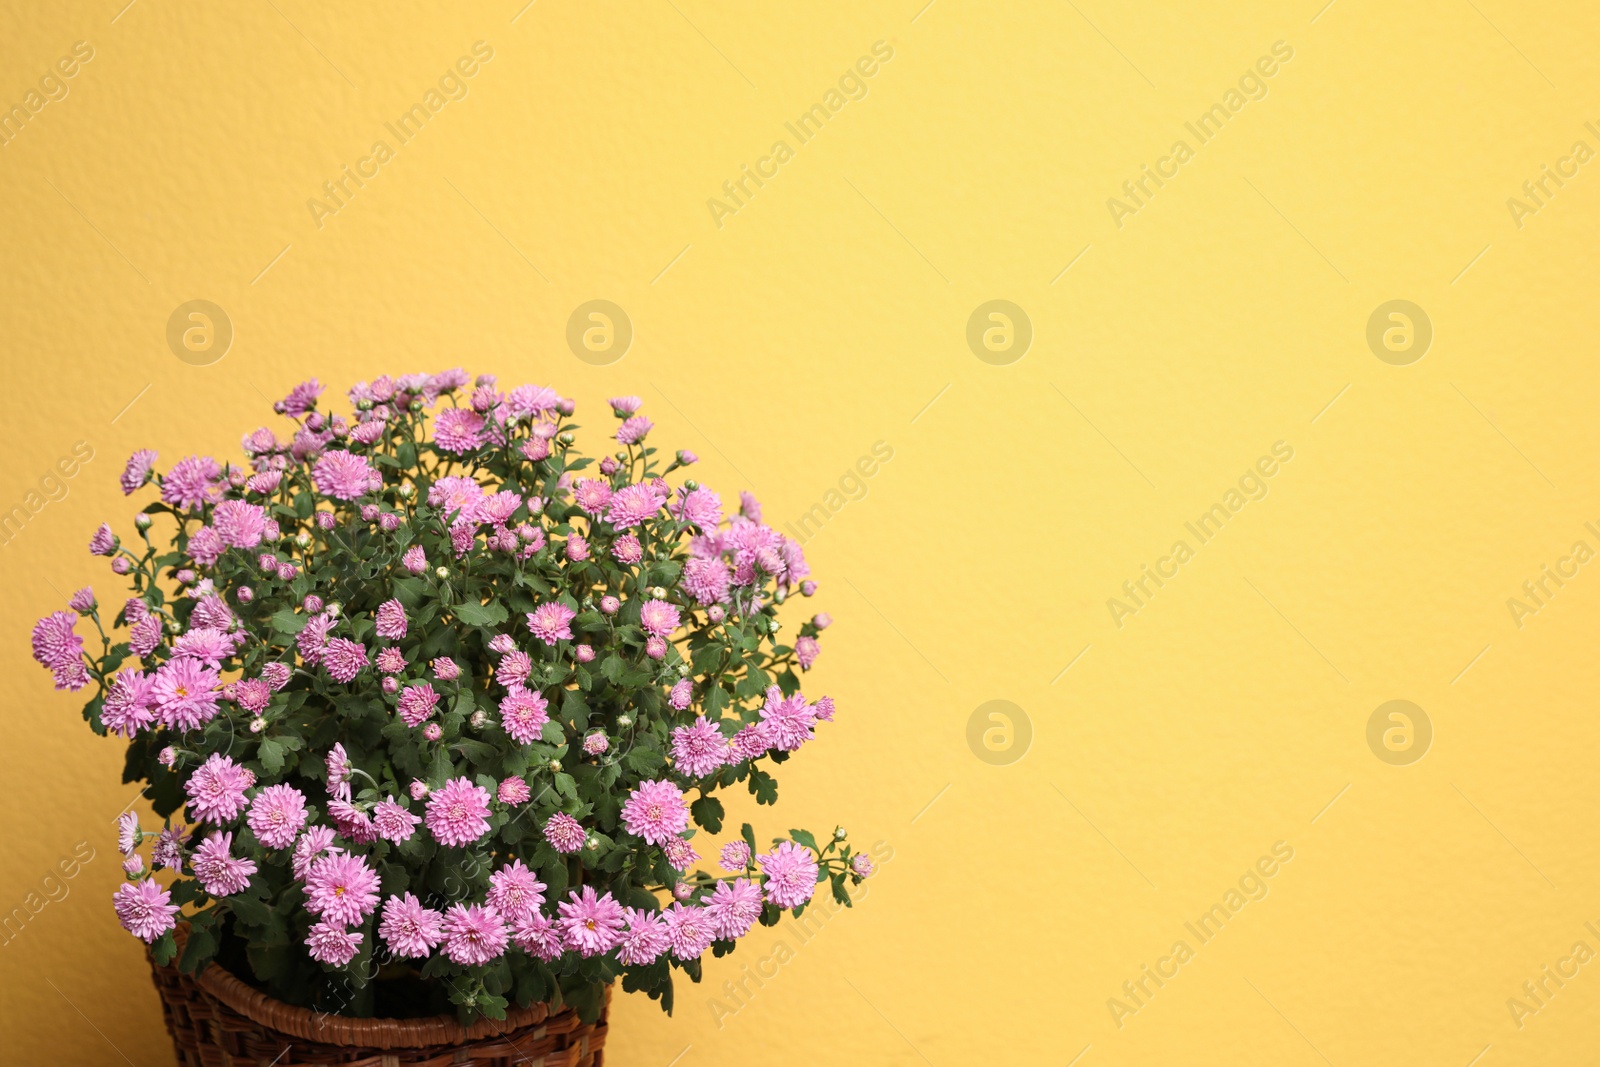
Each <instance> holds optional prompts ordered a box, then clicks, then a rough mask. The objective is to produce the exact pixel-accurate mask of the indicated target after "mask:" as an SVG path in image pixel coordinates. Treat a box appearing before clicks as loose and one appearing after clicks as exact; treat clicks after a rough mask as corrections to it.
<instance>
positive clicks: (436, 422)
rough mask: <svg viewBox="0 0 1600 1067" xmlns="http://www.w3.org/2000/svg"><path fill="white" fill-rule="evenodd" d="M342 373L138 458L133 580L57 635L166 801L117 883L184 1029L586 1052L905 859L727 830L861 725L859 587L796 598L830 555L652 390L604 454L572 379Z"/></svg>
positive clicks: (78, 608)
mask: <svg viewBox="0 0 1600 1067" xmlns="http://www.w3.org/2000/svg"><path fill="white" fill-rule="evenodd" d="M321 392H322V388H321V386H320V385H319V384H318V383H317V382H316V381H315V380H313V381H310V382H306V383H304V384H302V385H300V386H297V387H296V388H295V389H294V390H293V391H292V392H291V393H290V394H289V395H288V396H287V397H286V398H284V399H283V400H281V401H279V402H278V403H277V404H276V405H274V409H275V410H276V412H277V413H278V414H279V415H281V416H284V417H286V418H287V419H288V420H291V421H292V424H291V425H287V426H286V427H285V428H284V429H281V430H279V431H274V430H273V429H271V428H268V427H263V428H261V429H258V430H255V431H254V432H252V433H249V434H247V435H245V437H244V439H243V452H244V457H245V461H244V462H243V463H239V462H222V461H219V460H217V459H213V458H210V457H205V456H188V457H185V458H183V459H180V460H179V461H178V462H177V463H175V464H173V465H172V466H171V467H169V468H167V469H166V470H164V471H159V470H158V469H157V467H156V461H157V457H156V455H155V454H154V453H152V452H149V451H140V452H138V453H136V454H135V455H134V456H133V457H132V458H131V459H130V460H129V462H128V465H127V469H126V470H125V472H124V473H123V475H122V479H121V481H122V489H123V492H124V493H125V494H128V495H130V496H131V495H135V494H139V493H149V494H150V495H151V499H149V500H148V501H146V502H145V503H144V504H143V509H142V510H141V511H139V512H138V513H137V514H136V515H134V516H133V519H132V530H131V531H124V532H123V535H120V536H119V533H118V532H117V531H115V530H114V529H113V528H112V527H111V526H110V525H109V524H108V525H102V526H101V527H100V528H99V529H98V530H97V531H96V532H95V534H94V536H93V538H92V539H91V541H90V546H89V547H90V550H91V551H92V552H93V553H95V554H97V555H100V556H105V557H107V558H108V560H109V563H110V568H111V570H112V572H113V573H114V574H116V575H118V576H120V577H121V578H123V579H125V580H126V581H127V583H128V585H129V586H130V588H129V590H128V595H126V596H125V597H124V596H123V595H121V594H119V595H118V596H117V597H115V598H109V599H108V602H107V604H106V605H104V606H102V605H101V603H100V602H99V599H98V598H97V596H96V595H95V593H94V592H93V591H92V590H91V589H84V590H81V591H80V592H78V593H77V594H76V595H75V596H73V597H72V599H71V601H70V604H69V609H70V610H65V611H57V612H54V613H53V614H51V615H49V616H48V617H46V618H44V619H42V620H40V622H39V623H38V624H37V626H35V628H34V631H33V651H34V656H35V658H36V659H38V661H39V662H40V663H41V664H43V665H44V666H45V667H47V668H49V669H50V670H51V671H52V672H53V673H54V678H55V684H56V687H57V688H58V689H67V690H74V691H77V690H90V691H92V693H93V696H92V698H91V699H90V700H89V702H88V703H87V704H86V705H85V706H84V717H85V719H87V720H88V722H89V725H90V726H91V727H92V728H93V730H94V731H95V732H96V733H99V734H115V735H117V736H119V737H121V738H124V739H126V740H127V742H128V749H127V760H126V765H125V770H124V773H123V777H124V781H127V782H141V783H144V791H143V796H144V797H145V798H147V800H148V806H149V808H151V809H153V811H154V818H155V819H156V820H158V822H157V823H155V824H152V823H151V821H150V817H149V816H140V815H138V814H136V813H135V812H133V811H130V812H129V813H128V814H126V815H124V816H123V817H122V820H121V824H120V831H121V833H120V838H121V839H120V841H119V845H120V849H121V851H122V853H123V855H124V857H125V862H124V865H123V866H124V869H125V871H126V876H127V881H126V882H125V883H124V884H123V885H121V886H120V887H119V889H118V890H117V892H116V894H115V897H114V900H113V901H112V903H113V905H114V907H115V912H116V915H117V917H118V918H119V919H120V921H121V923H122V925H123V926H125V927H126V928H127V929H128V930H129V931H130V932H132V933H133V934H134V935H135V936H136V937H138V938H139V939H141V940H142V941H144V942H145V943H146V944H147V945H148V946H149V949H148V951H149V955H150V958H151V961H152V963H153V965H154V967H155V973H156V977H157V985H158V988H160V989H161V991H162V993H163V997H164V1000H165V1002H166V1004H167V1007H168V1021H169V1023H170V1024H172V1027H173V1034H174V1038H175V1040H177V1041H178V1043H179V1045H180V1049H182V1048H183V1046H184V1045H185V1043H186V1042H187V1043H188V1045H189V1046H190V1047H189V1048H188V1051H189V1052H191V1053H193V1052H194V1051H195V1047H196V1046H205V1045H207V1044H213V1045H222V1046H225V1047H227V1050H228V1051H229V1052H230V1053H232V1054H238V1053H239V1052H240V1051H241V1049H244V1050H246V1051H248V1050H250V1049H255V1050H258V1051H259V1050H267V1049H269V1048H271V1047H276V1044H275V1043H278V1042H287V1043H289V1044H293V1043H295V1042H299V1043H300V1044H301V1045H315V1044H316V1043H318V1042H319V1041H323V1042H327V1043H332V1044H338V1045H343V1046H361V1047H365V1048H376V1049H393V1048H400V1047H412V1046H428V1047H431V1046H434V1045H440V1046H459V1047H470V1045H471V1042H473V1041H482V1040H492V1041H504V1040H506V1039H507V1035H510V1039H512V1040H513V1041H515V1037H516V1035H517V1034H519V1033H521V1034H523V1035H524V1036H525V1037H526V1038H527V1039H528V1040H530V1041H532V1040H534V1037H530V1036H528V1035H536V1036H537V1042H536V1045H537V1048H539V1049H544V1050H546V1051H549V1050H550V1049H554V1048H560V1049H563V1050H565V1049H569V1048H570V1049H572V1050H575V1051H573V1052H572V1053H571V1056H570V1062H574V1063H578V1062H588V1061H589V1059H590V1058H592V1056H593V1055H594V1053H595V1051H596V1050H597V1049H598V1045H599V1042H600V1040H601V1039H602V1038H603V1034H604V1030H603V1027H602V1025H601V1024H602V1023H603V1014H604V1011H605V1005H606V1003H607V1000H608V998H609V995H610V990H611V987H612V985H613V983H615V982H616V981H617V980H618V979H620V980H621V982H622V986H623V988H624V989H625V990H628V991H641V992H644V993H646V994H648V995H649V996H651V997H653V998H655V999H657V1000H659V1001H660V1002H661V1004H662V1006H663V1007H664V1008H666V1009H668V1010H670V1009H671V1006H672V990H673V978H674V972H682V973H684V974H686V975H688V976H689V977H690V978H691V979H694V980H698V979H699V977H700V961H701V959H702V957H703V956H704V954H705V953H707V952H711V953H713V954H715V955H722V954H724V953H726V952H728V951H731V950H732V949H733V948H734V947H735V943H736V942H737V941H738V939H739V938H740V937H742V936H744V935H745V934H746V933H747V932H748V931H749V930H750V929H751V928H752V927H753V926H754V925H755V924H757V923H760V924H765V925H771V924H773V923H776V922H778V921H779V919H780V916H781V914H782V912H783V911H784V910H791V911H793V912H795V913H796V914H798V913H799V912H800V911H801V910H803V909H804V908H805V907H806V906H807V904H808V902H809V901H811V900H812V898H813V894H814V893H815V892H816V890H817V887H818V886H821V885H822V884H823V883H828V885H827V887H826V889H827V890H828V891H831V893H832V894H833V895H834V896H835V897H837V898H838V899H839V900H840V901H842V902H843V903H846V904H848V903H849V902H850V896H849V890H850V887H851V886H852V885H853V884H854V883H857V882H859V881H860V880H861V879H862V878H864V877H866V876H867V875H869V874H870V873H871V872H872V869H873V865H872V861H871V859H870V858H869V857H868V856H867V855H866V854H863V853H860V852H856V851H854V850H853V849H852V848H851V847H850V845H849V843H848V842H847V840H846V837H845V833H844V831H843V830H842V829H840V830H834V831H832V832H830V833H828V834H826V835H822V836H820V837H819V836H817V835H813V834H811V833H808V832H805V831H802V830H790V831H789V832H788V834H787V835H786V836H784V837H782V838H776V839H769V843H768V844H767V845H766V846H765V847H763V846H762V845H761V844H760V843H758V840H757V837H756V834H755V833H754V831H753V830H752V828H751V826H750V825H749V824H745V825H744V826H743V828H742V830H740V831H739V832H737V833H734V834H731V835H726V836H724V837H723V838H722V839H720V840H719V839H718V835H724V826H723V823H724V818H725V812H724V808H723V804H722V802H721V800H719V799H718V793H719V792H721V791H723V790H726V789H732V788H738V787H740V786H742V787H743V788H745V789H747V790H748V791H749V792H750V793H752V794H754V796H755V800H756V801H757V803H759V804H772V803H774V802H775V801H776V800H777V788H778V787H777V782H776V780H775V779H774V777H773V773H772V770H773V768H774V766H775V765H777V764H780V763H782V762H784V761H785V760H787V759H788V758H789V756H790V755H791V754H793V753H794V752H795V751H796V750H797V749H799V748H800V747H801V746H802V745H804V744H805V743H806V742H807V741H809V740H811V739H812V737H813V733H814V728H815V727H816V725H817V724H818V723H819V722H828V721H830V720H831V719H832V718H833V703H832V701H831V700H830V699H829V698H827V697H822V698H821V699H818V700H815V701H811V700H808V699H807V698H806V697H805V696H804V695H803V694H802V693H801V692H800V679H801V674H802V673H803V672H805V671H806V670H808V669H810V668H811V667H812V665H813V663H814V661H815V659H816V657H817V654H818V646H817V636H818V634H819V633H820V631H821V630H822V629H823V628H824V627H825V626H826V625H827V622H828V619H827V616H826V615H821V614H817V615H811V616H809V617H807V618H806V619H805V620H804V621H803V622H801V623H800V624H799V625H798V627H796V628H795V629H793V630H791V632H790V633H791V634H792V636H790V634H785V633H784V632H783V630H782V628H781V627H780V624H779V621H778V615H779V612H780V610H781V609H782V608H783V607H784V605H785V604H786V603H787V602H788V601H789V600H791V599H792V598H796V597H797V596H799V597H809V596H811V595H812V594H813V593H814V592H815V589H816V586H815V583H814V582H812V581H811V580H810V578H809V577H808V573H809V569H808V567H807V565H806V561H805V557H804V555H803V553H802V552H801V549H800V546H799V545H798V544H797V543H796V542H794V541H793V540H791V539H789V538H787V537H785V536H784V535H783V534H781V533H779V532H778V531H776V530H773V529H772V528H771V527H769V526H766V525H764V524H763V523H762V521H761V510H760V507H759V505H758V504H757V503H756V501H755V500H754V499H753V498H752V497H751V496H750V495H749V494H748V493H742V494H741V495H740V504H739V507H738V508H737V509H736V510H734V511H733V512H732V513H731V514H727V513H725V510H724V505H723V502H722V500H721V499H720V498H719V497H718V496H717V494H716V493H714V492H713V491H712V490H711V489H709V488H707V487H705V486H702V485H698V484H697V483H696V482H695V481H694V480H693V479H691V478H686V477H684V474H686V473H687V472H686V468H688V467H690V466H691V465H692V464H693V463H694V462H695V457H694V455H693V454H692V453H690V452H687V451H680V452H677V453H675V454H674V455H672V456H671V458H670V460H667V461H665V462H663V461H662V460H661V459H660V457H659V456H658V452H657V450H656V449H655V448H654V447H652V446H651V445H650V444H649V443H647V440H648V435H649V433H650V430H651V423H650V420H649V419H648V418H647V417H645V416H644V415H642V414H640V413H639V408H640V401H639V400H638V398H636V397H618V398H615V399H612V400H611V401H610V407H611V409H612V414H614V415H615V416H616V418H617V419H618V420H620V421H619V422H618V423H617V425H616V427H615V429H614V431H613V433H612V438H613V439H614V440H613V441H612V442H610V443H608V447H609V446H610V444H614V445H615V450H614V451H613V452H612V453H611V454H607V455H604V456H603V457H601V458H600V459H599V460H598V462H597V461H596V460H594V459H591V458H584V457H580V456H579V454H578V453H577V452H576V450H575V449H574V442H575V440H576V434H575V431H576V430H577V429H578V427H577V426H576V425H574V424H572V423H571V422H570V421H569V420H570V418H571V416H572V414H573V410H574V405H573V403H572V401H570V400H566V399H563V398H562V397H560V396H559V395H558V394H557V393H555V392H554V391H552V390H550V389H548V388H541V387H536V386H531V385H523V386H518V387H516V388H513V389H509V390H504V391H502V390H501V389H500V388H499V386H498V384H497V382H496V380H495V379H494V377H492V376H487V375H485V376H481V377H479V378H477V379H476V381H473V380H472V379H471V378H470V377H469V376H468V375H467V374H466V373H465V372H464V371H460V370H451V371H445V372H443V373H440V374H433V375H426V374H413V375H404V376H400V377H394V378H391V377H387V376H385V377H381V378H378V379H376V380H374V381H372V382H370V383H367V382H363V383H361V384H359V385H357V386H355V387H354V388H353V389H351V390H350V391H349V399H350V401H351V404H352V406H353V410H352V412H351V413H350V414H348V415H342V414H332V413H328V412H325V411H323V410H322V409H321V406H320V404H319V399H320V394H321ZM280 434H283V435H284V436H280ZM85 621H86V622H87V624H88V625H89V626H90V627H92V631H91V633H90V640H91V641H97V642H98V644H99V647H98V650H97V651H95V650H85V648H84V639H83V637H82V636H81V635H80V634H79V633H78V627H79V625H80V623H83V622H85ZM184 999H188V1000H202V999H203V1000H204V1001H205V1003H206V1010H205V1011H201V1012H196V1011H193V1010H189V1011H183V1010H180V1008H181V1007H182V1005H181V1004H180V1003H179V1002H181V1001H182V1000H184ZM190 1007H191V1008H192V1007H193V1006H192V1005H191V1006H190ZM196 1018H200V1019H202V1020H204V1019H210V1020H211V1023H210V1024H196V1023H195V1022H194V1020H195V1019H196ZM241 1035H244V1036H241ZM252 1042H253V1044H252ZM551 1042H555V1044H551ZM230 1043H231V1044H230ZM530 1047H533V1046H530ZM518 1049H519V1053H520V1052H522V1051H525V1050H523V1049H522V1047H521V1046H518ZM270 1054H271V1053H270V1052H268V1053H267V1055H269V1056H270ZM185 1062H189V1061H188V1060H185ZM206 1062H210V1060H209V1059H207V1061H206ZM319 1062H320V1061H319ZM563 1062H566V1061H563Z"/></svg>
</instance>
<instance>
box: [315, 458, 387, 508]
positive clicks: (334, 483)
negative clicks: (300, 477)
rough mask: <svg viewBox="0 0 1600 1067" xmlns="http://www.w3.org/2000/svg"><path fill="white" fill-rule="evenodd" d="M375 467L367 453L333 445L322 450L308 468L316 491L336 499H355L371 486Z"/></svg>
mask: <svg viewBox="0 0 1600 1067" xmlns="http://www.w3.org/2000/svg"><path fill="white" fill-rule="evenodd" d="M377 477H379V475H378V472H377V470H376V469H375V468H374V467H373V466H372V464H371V463H369V462H368V461H367V457H366V456H358V455H355V454H354V453H351V452H345V451H341V450H339V449H335V450H333V451H331V452H324V453H323V454H322V456H321V458H319V459H318V460H317V463H316V466H315V467H313V468H312V469H311V480H312V481H313V482H314V483H316V486H317V492H319V493H321V494H322V495H323V496H331V497H333V498H334V499H335V500H354V499H356V498H357V497H360V496H365V495H366V494H367V493H368V492H369V491H370V490H371V488H372V482H373V479H374V478H377Z"/></svg>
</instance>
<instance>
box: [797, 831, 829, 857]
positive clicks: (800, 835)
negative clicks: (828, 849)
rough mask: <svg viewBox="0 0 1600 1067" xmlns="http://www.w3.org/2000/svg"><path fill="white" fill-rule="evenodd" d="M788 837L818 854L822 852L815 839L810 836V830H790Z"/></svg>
mask: <svg viewBox="0 0 1600 1067" xmlns="http://www.w3.org/2000/svg"><path fill="white" fill-rule="evenodd" d="M789 837H790V839H791V840H793V841H798V842H799V843H800V844H802V845H804V846H806V847H807V848H809V849H810V850H811V851H812V852H815V853H817V854H818V855H821V854H822V850H821V849H820V848H818V847H817V839H816V838H815V837H812V836H811V831H810V830H790V831H789Z"/></svg>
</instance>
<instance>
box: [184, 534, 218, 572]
mask: <svg viewBox="0 0 1600 1067" xmlns="http://www.w3.org/2000/svg"><path fill="white" fill-rule="evenodd" d="M227 547H228V546H227V545H225V544H223V542H222V535H221V534H219V533H217V531H216V530H214V529H212V528H211V527H209V526H202V527H200V528H199V529H198V530H196V531H195V532H194V533H192V534H190V535H189V544H188V552H189V557H190V558H191V559H193V560H194V561H195V562H196V563H198V564H199V565H200V566H202V567H210V566H213V565H214V564H215V563H216V562H217V560H219V559H221V558H222V553H223V552H224V551H226V550H227Z"/></svg>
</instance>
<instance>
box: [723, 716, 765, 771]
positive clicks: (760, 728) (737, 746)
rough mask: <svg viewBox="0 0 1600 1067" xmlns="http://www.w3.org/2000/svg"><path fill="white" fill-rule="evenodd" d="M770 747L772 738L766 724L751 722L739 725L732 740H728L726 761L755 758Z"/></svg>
mask: <svg viewBox="0 0 1600 1067" xmlns="http://www.w3.org/2000/svg"><path fill="white" fill-rule="evenodd" d="M771 747H772V738H771V737H770V735H769V731H768V730H767V724H766V723H764V722H753V723H751V724H750V725H748V726H743V727H740V729H739V732H738V733H736V734H734V735H733V740H732V741H730V742H728V753H729V756H728V762H729V763H738V762H741V761H743V760H749V759H755V758H756V757H757V756H759V755H761V754H762V753H764V752H766V751H767V749H769V748H771Z"/></svg>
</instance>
